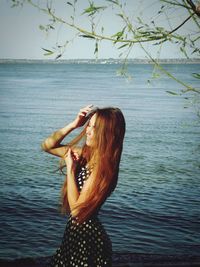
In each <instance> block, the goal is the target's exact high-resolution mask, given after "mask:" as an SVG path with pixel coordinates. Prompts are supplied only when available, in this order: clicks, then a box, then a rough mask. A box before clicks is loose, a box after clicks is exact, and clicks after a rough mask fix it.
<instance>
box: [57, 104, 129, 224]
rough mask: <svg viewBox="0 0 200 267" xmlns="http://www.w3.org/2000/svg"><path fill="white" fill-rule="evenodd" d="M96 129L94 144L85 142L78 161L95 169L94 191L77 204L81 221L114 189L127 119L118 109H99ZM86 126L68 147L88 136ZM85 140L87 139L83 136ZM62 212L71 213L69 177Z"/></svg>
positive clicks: (76, 207) (63, 197) (62, 193)
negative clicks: (68, 196) (68, 194)
mask: <svg viewBox="0 0 200 267" xmlns="http://www.w3.org/2000/svg"><path fill="white" fill-rule="evenodd" d="M95 114H96V121H95V132H94V142H93V145H92V147H89V146H87V145H86V144H85V141H84V142H83V144H82V153H81V157H80V161H79V164H80V165H81V164H84V163H87V165H88V166H89V168H91V169H92V171H94V175H93V177H94V179H93V181H92V184H91V191H90V194H88V196H87V199H86V201H84V203H80V204H79V205H77V206H75V208H74V209H75V210H76V214H77V218H78V220H79V222H83V221H85V220H86V219H88V218H89V217H90V216H91V215H92V214H93V213H95V211H97V210H98V209H99V208H100V207H101V205H102V204H103V203H104V201H105V200H106V198H107V197H108V196H110V194H111V193H112V192H113V191H114V189H115V187H116V185H117V181H118V174H119V164H120V158H121V153H122V148H123V139H124V135H125V119H124V116H123V114H122V112H121V110H120V109H118V108H98V109H97V110H96V111H95ZM86 128H87V125H86V127H85V128H84V129H83V131H82V132H81V133H80V134H79V135H78V136H77V137H76V138H74V139H73V140H72V141H71V142H70V143H69V144H68V146H70V147H72V149H73V147H75V146H76V145H77V144H78V143H79V142H80V140H82V139H84V137H85V135H86ZM84 140H85V139H84ZM61 196H62V211H65V212H69V211H70V210H69V204H68V200H67V178H66V179H65V182H64V184H63V187H62V190H61Z"/></svg>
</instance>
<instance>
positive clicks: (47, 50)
mask: <svg viewBox="0 0 200 267" xmlns="http://www.w3.org/2000/svg"><path fill="white" fill-rule="evenodd" d="M42 49H43V50H44V51H46V52H47V53H51V54H53V53H54V52H53V51H52V50H49V49H46V48H42Z"/></svg>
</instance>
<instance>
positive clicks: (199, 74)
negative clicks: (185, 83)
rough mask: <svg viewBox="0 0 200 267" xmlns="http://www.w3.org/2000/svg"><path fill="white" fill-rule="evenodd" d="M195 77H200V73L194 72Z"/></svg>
mask: <svg viewBox="0 0 200 267" xmlns="http://www.w3.org/2000/svg"><path fill="white" fill-rule="evenodd" d="M192 76H193V77H194V78H197V79H200V73H192Z"/></svg>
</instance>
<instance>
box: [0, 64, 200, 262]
mask: <svg viewBox="0 0 200 267" xmlns="http://www.w3.org/2000/svg"><path fill="white" fill-rule="evenodd" d="M166 68H167V69H168V70H170V71H171V72H172V73H174V74H176V75H177V76H178V77H179V78H182V79H184V81H185V82H189V83H191V84H193V86H197V85H198V80H195V79H194V78H192V76H191V73H192V72H196V73H197V72H199V70H200V65H167V66H166ZM117 69H119V66H118V65H90V64H80V65H78V64H1V65H0V93H1V99H0V102H1V103H0V104H1V107H0V147H1V149H0V153H1V163H0V212H1V217H0V226H1V227H0V233H1V238H0V258H8V259H9V258H12V259H14V258H21V257H29V256H30V257H38V256H47V255H51V254H53V253H54V251H55V249H56V248H57V247H58V246H59V244H60V242H61V238H62V235H63V232H64V228H65V224H66V220H67V218H66V217H63V216H61V215H60V214H59V211H58V201H59V193H60V187H61V184H62V181H63V179H64V177H63V176H61V175H59V173H55V172H54V170H55V169H56V168H57V166H58V161H59V159H58V158H56V157H54V156H52V155H49V154H46V153H44V152H41V150H40V143H41V142H42V141H43V140H44V138H46V137H47V136H48V135H50V134H51V133H52V132H53V131H55V130H56V129H59V128H61V127H63V126H64V125H66V124H67V123H68V122H70V121H71V120H72V119H73V118H74V116H75V114H76V112H77V111H78V110H79V108H80V107H82V106H84V105H86V104H90V103H93V104H94V105H97V106H118V107H120V108H121V109H122V111H123V112H124V115H125V118H126V123H127V132H126V138H125V143H124V151H123V156H122V161H121V169H120V177H119V183H118V186H117V188H116V190H115V192H114V193H113V195H112V196H111V197H110V198H109V199H108V200H107V201H106V203H105V204H104V206H103V207H102V210H101V212H100V216H101V220H102V221H103V223H104V225H105V228H106V229H107V231H108V233H109V235H110V236H111V239H112V242H113V250H114V251H120V252H137V253H160V254H190V255H191V254H199V251H200V209H199V207H200V160H199V150H200V135H199V133H200V122H199V118H198V116H197V111H196V110H195V108H194V106H193V105H191V102H192V101H193V100H194V98H193V96H192V94H183V95H182V96H174V95H171V94H167V93H166V90H171V91H176V90H177V91H180V89H181V88H180V86H179V85H178V84H177V83H175V82H174V81H172V80H170V79H168V78H166V77H163V78H159V79H156V80H153V81H152V82H151V83H150V84H149V83H147V80H148V79H150V78H151V74H152V70H153V68H152V66H151V65H131V66H130V67H129V72H130V74H132V76H133V79H132V81H129V82H127V81H126V80H125V79H123V78H121V77H117V76H116V71H117ZM186 97H187V98H188V99H185V98H186ZM186 107H188V108H186ZM75 133H77V132H75ZM75 133H74V134H75ZM74 134H73V133H72V134H71V136H73V135H74ZM66 140H67V141H68V140H69V139H66Z"/></svg>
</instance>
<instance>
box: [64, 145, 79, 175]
mask: <svg viewBox="0 0 200 267" xmlns="http://www.w3.org/2000/svg"><path fill="white" fill-rule="evenodd" d="M64 160H65V163H66V167H67V171H70V172H71V171H75V168H76V165H77V163H78V161H79V154H78V153H77V152H74V151H72V149H71V148H69V149H68V152H67V155H66V157H65V158H64Z"/></svg>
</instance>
